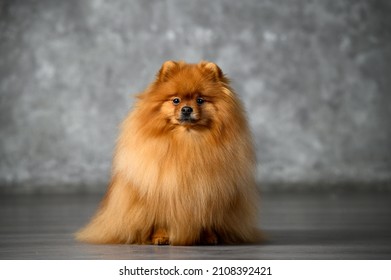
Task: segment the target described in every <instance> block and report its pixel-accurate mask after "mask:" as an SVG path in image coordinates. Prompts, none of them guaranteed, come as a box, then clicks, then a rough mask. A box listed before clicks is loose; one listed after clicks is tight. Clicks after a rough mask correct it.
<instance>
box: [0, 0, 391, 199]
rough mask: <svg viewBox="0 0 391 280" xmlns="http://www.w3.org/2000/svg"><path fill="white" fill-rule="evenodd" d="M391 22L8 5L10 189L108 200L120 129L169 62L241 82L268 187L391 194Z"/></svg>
mask: <svg viewBox="0 0 391 280" xmlns="http://www.w3.org/2000/svg"><path fill="white" fill-rule="evenodd" d="M390 14H391V2H390V1H388V0H383V1H381V0H378V1H375V0H374V1H366V0H338V1H334V0H314V1H310V0H294V1H280V0H261V1H256V0H244V1H235V0H227V1H224V0H217V1H208V0H203V1H180V0H166V1H141V0H139V1H125V0H123V1H104V0H85V1H78V0H72V1H60V0H58V1H53V0H41V1H27V0H26V1H21V0H20V1H15V0H14V1H12V0H8V1H5V0H2V1H0V191H16V192H39V191H54V192H57V191H58V192H70V191H96V190H103V189H104V185H105V184H106V182H107V181H108V179H109V173H110V164H111V155H112V151H113V147H114V142H115V138H116V134H117V125H118V123H119V122H120V121H121V119H122V118H123V117H124V116H125V115H126V112H127V111H128V109H129V108H130V107H131V105H132V103H133V95H134V94H135V93H137V92H140V91H142V90H143V89H144V88H145V86H146V85H147V84H148V83H149V82H151V81H152V79H153V77H154V75H155V72H156V71H157V70H158V69H159V67H160V65H161V63H162V62H163V61H165V60H168V59H174V60H179V59H180V60H187V61H190V62H198V61H199V60H201V59H207V60H211V61H214V62H216V63H217V64H219V65H220V66H221V68H222V69H223V71H224V72H226V73H227V74H228V76H230V77H231V78H232V80H233V86H234V88H235V89H236V90H237V91H238V93H239V94H240V96H241V98H242V100H243V101H244V103H245V106H246V109H247V111H248V112H249V119H250V123H251V127H252V129H253V132H254V135H255V142H256V145H257V156H258V160H259V170H258V179H259V181H260V182H261V183H263V185H264V186H265V188H274V187H276V188H281V187H282V186H284V187H285V188H288V189H289V188H295V187H297V186H302V187H303V188H306V187H311V188H320V187H321V186H326V187H327V186H344V185H345V186H346V184H348V185H353V186H363V185H364V186H367V187H368V188H371V187H379V186H380V187H390V185H391V144H390V143H391V125H390V118H391V92H390V91H391V76H390V75H391V16H390ZM340 184H341V185H340Z"/></svg>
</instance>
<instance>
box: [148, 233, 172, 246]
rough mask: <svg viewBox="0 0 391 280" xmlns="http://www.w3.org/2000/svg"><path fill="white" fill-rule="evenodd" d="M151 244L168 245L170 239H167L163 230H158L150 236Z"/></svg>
mask: <svg viewBox="0 0 391 280" xmlns="http://www.w3.org/2000/svg"><path fill="white" fill-rule="evenodd" d="M151 239H152V244H154V245H169V244H170V238H169V237H168V234H167V231H166V230H164V229H158V230H157V231H155V233H154V234H153V235H152V238H151Z"/></svg>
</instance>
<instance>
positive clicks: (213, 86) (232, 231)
mask: <svg viewBox="0 0 391 280" xmlns="http://www.w3.org/2000/svg"><path fill="white" fill-rule="evenodd" d="M174 99H175V100H174ZM178 101H179V102H178ZM183 107H187V108H189V107H190V108H191V109H190V111H192V112H191V114H190V115H189V114H187V115H186V114H185V115H184V114H183V110H185V109H183ZM188 110H189V109H188ZM254 165H255V157H254V151H253V145H252V141H251V135H250V131H249V128H248V124H247V121H246V117H245V114H244V110H243V107H242V105H241V103H240V101H239V100H238V98H237V96H236V94H235V93H234V91H233V90H232V89H231V87H230V86H229V80H228V79H227V78H226V77H225V76H224V74H223V73H222V71H221V70H220V68H219V67H218V66H217V65H216V64H214V63H211V62H205V61H202V62H200V63H198V64H187V63H185V62H174V61H167V62H165V63H164V64H163V66H162V68H161V69H160V71H159V72H158V74H157V77H156V80H155V81H154V82H153V83H152V84H151V85H150V86H149V87H148V88H147V89H146V90H145V91H144V92H143V93H141V94H140V95H139V96H138V100H137V103H136V105H135V107H134V109H133V110H132V111H131V112H130V113H129V115H128V116H127V117H126V119H125V120H124V121H123V123H122V126H121V132H120V135H119V138H118V142H117V146H116V150H115V155H114V159H113V167H112V178H111V183H110V185H109V187H108V190H107V193H106V195H105V197H104V199H103V201H102V203H101V205H100V208H99V209H98V211H97V213H96V214H95V216H94V217H93V219H92V220H91V222H90V223H89V224H88V225H87V226H86V227H85V228H83V229H82V230H81V231H79V232H78V233H77V234H76V236H77V239H78V240H81V241H85V242H90V243H128V244H170V245H196V244H218V243H219V244H233V243H250V242H256V241H258V240H259V232H258V231H257V230H256V227H255V224H256V221H257V205H258V194H257V189H256V186H255V180H254Z"/></svg>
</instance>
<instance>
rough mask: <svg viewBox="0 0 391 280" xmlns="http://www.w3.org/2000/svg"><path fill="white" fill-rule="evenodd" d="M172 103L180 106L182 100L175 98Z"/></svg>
mask: <svg viewBox="0 0 391 280" xmlns="http://www.w3.org/2000/svg"><path fill="white" fill-rule="evenodd" d="M172 103H173V104H174V105H178V104H179V103H181V100H180V99H179V98H174V99H173V100H172Z"/></svg>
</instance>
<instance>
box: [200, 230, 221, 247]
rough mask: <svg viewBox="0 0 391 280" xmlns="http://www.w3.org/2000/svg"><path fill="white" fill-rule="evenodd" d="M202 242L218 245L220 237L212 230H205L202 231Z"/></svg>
mask: <svg viewBox="0 0 391 280" xmlns="http://www.w3.org/2000/svg"><path fill="white" fill-rule="evenodd" d="M201 243H202V244H205V245H217V244H218V243H219V239H218V237H217V235H216V234H215V233H214V232H213V231H212V230H205V231H204V232H203V233H202V237H201Z"/></svg>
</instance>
